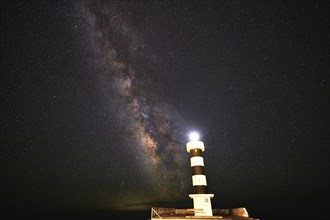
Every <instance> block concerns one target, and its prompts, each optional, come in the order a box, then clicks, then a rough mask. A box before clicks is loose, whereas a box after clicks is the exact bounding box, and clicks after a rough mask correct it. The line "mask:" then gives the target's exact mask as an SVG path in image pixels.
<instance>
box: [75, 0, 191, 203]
mask: <svg viewBox="0 0 330 220" xmlns="http://www.w3.org/2000/svg"><path fill="white" fill-rule="evenodd" d="M129 4H132V3H127V2H124V3H122V2H115V3H105V2H96V3H95V2H93V3H90V2H88V3H86V4H83V6H82V7H81V14H82V16H83V18H84V20H85V21H86V23H87V24H88V26H89V29H88V30H86V31H89V32H90V33H89V36H90V37H89V44H90V45H89V46H90V47H92V49H93V50H94V51H95V65H97V66H98V68H99V69H101V71H99V72H98V73H95V74H101V75H103V77H102V78H101V79H102V80H104V81H105V86H104V87H106V89H109V90H108V91H110V92H111V94H108V95H109V96H114V97H116V99H118V100H119V101H118V102H116V106H113V108H115V109H116V110H115V111H114V112H115V113H116V115H115V117H116V118H117V119H118V126H121V127H124V128H125V129H124V130H125V133H126V136H125V137H128V139H129V140H125V141H126V142H129V143H130V145H131V146H132V148H134V149H132V151H134V152H135V153H136V154H137V155H138V157H139V158H141V160H140V162H141V164H140V165H142V166H143V172H144V173H145V174H146V175H147V176H148V177H149V178H148V181H151V183H150V185H152V192H151V193H155V192H157V193H159V195H158V197H160V198H167V197H171V196H173V195H177V194H178V193H180V192H181V193H182V191H183V190H185V187H186V185H187V180H188V178H187V175H188V174H189V173H188V172H186V171H187V167H185V166H186V162H187V161H185V160H186V155H185V154H186V152H185V151H184V150H185V147H184V135H183V132H182V130H183V129H182V125H181V119H180V117H179V116H178V114H177V113H176V112H175V110H174V109H173V107H171V105H169V104H167V103H165V102H164V101H163V100H162V96H161V92H160V91H158V88H157V75H158V74H159V73H157V71H156V70H155V69H154V68H153V66H154V65H155V64H154V62H153V58H152V56H153V55H152V54H151V53H150V51H149V52H148V50H147V46H146V45H147V44H146V43H145V41H144V40H143V38H142V37H141V36H140V35H139V32H138V30H137V29H135V28H134V25H133V24H132V23H133V18H132V13H131V11H130V9H129ZM103 85H104V82H103ZM110 92H109V93H110Z"/></svg>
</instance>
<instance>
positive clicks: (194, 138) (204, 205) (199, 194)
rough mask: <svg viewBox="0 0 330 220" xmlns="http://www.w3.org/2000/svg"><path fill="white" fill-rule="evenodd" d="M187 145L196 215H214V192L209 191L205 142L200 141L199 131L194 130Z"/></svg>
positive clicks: (191, 196) (192, 197)
mask: <svg viewBox="0 0 330 220" xmlns="http://www.w3.org/2000/svg"><path fill="white" fill-rule="evenodd" d="M186 146H187V152H188V153H189V154H190V165H191V173H192V185H193V194H189V197H190V198H191V199H193V203H194V209H195V216H213V213H212V205H211V198H213V197H214V194H208V192H207V182H206V176H205V173H204V159H203V152H204V151H205V147H204V143H203V142H202V141H199V135H198V133H196V132H193V133H191V134H190V141H189V142H188V143H187V144H186Z"/></svg>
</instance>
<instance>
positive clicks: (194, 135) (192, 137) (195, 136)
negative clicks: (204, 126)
mask: <svg viewBox="0 0 330 220" xmlns="http://www.w3.org/2000/svg"><path fill="white" fill-rule="evenodd" d="M189 139H190V141H198V140H199V134H198V133H197V132H195V131H194V132H191V133H190V134H189Z"/></svg>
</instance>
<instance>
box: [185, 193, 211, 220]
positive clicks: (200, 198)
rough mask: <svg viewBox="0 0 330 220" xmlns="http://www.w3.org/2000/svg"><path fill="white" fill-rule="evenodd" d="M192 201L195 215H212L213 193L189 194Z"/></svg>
mask: <svg viewBox="0 0 330 220" xmlns="http://www.w3.org/2000/svg"><path fill="white" fill-rule="evenodd" d="M189 197H190V198H191V199H193V201H194V209H195V210H196V211H195V216H213V213H212V205H211V198H213V197H214V194H189Z"/></svg>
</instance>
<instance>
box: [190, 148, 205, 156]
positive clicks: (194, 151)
mask: <svg viewBox="0 0 330 220" xmlns="http://www.w3.org/2000/svg"><path fill="white" fill-rule="evenodd" d="M196 156H199V157H202V156H203V151H202V150H201V149H191V150H190V157H196Z"/></svg>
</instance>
